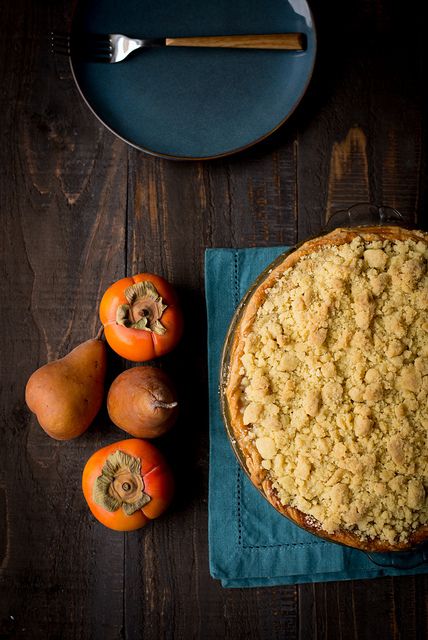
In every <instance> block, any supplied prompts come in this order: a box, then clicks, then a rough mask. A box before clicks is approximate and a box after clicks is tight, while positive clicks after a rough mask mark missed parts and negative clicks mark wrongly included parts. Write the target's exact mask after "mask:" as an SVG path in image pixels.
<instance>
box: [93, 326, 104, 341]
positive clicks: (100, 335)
mask: <svg viewBox="0 0 428 640" xmlns="http://www.w3.org/2000/svg"><path fill="white" fill-rule="evenodd" d="M103 334H104V325H101V327H100V328H99V330H98V333H97V335H96V336H95V340H101V338H102V337H103Z"/></svg>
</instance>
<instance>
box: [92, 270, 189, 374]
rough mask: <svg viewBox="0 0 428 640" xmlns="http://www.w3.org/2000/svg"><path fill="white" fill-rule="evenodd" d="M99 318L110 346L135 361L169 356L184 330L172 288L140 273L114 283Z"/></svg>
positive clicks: (151, 275)
mask: <svg viewBox="0 0 428 640" xmlns="http://www.w3.org/2000/svg"><path fill="white" fill-rule="evenodd" d="M100 319H101V322H102V323H103V325H104V335H105V338H106V340H107V342H108V344H109V345H110V347H111V348H112V349H113V350H114V351H116V353H118V354H119V355H120V356H122V357H123V358H126V359H127V360H132V361H134V362H144V361H146V360H152V359H153V358H157V357H158V356H162V355H164V354H166V353H168V352H169V351H171V350H172V349H173V348H174V347H175V346H176V344H177V343H178V341H179V340H180V338H181V334H182V331H183V316H182V313H181V309H180V306H179V302H178V298H177V295H176V293H175V291H174V289H173V287H172V286H171V285H170V283H169V282H167V280H165V279H164V278H162V277H161V276H157V275H155V274H153V273H139V274H137V275H135V276H132V277H129V278H122V279H121V280H118V281H117V282H115V283H114V284H112V285H111V286H110V287H109V288H108V289H107V291H106V292H105V293H104V295H103V297H102V300H101V304H100Z"/></svg>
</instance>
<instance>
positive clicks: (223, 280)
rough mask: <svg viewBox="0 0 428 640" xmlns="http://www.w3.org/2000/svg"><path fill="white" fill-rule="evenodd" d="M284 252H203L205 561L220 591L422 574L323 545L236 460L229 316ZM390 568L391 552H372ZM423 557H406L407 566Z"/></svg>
mask: <svg viewBox="0 0 428 640" xmlns="http://www.w3.org/2000/svg"><path fill="white" fill-rule="evenodd" d="M286 248H287V247H270V248H256V249H208V250H207V251H206V254H205V286H206V302H207V314H208V365H209V394H210V414H209V419H210V472H209V503H208V530H209V560H210V572H211V575H212V576H213V578H218V579H220V580H221V583H222V585H223V586H224V587H259V586H273V585H281V584H298V583H304V582H326V581H332V580H354V579H358V578H375V577H379V576H390V575H402V574H407V575H409V574H416V573H426V572H427V571H428V567H427V565H426V564H424V565H422V566H419V567H415V568H412V569H399V568H394V567H379V566H377V565H376V564H374V563H373V562H372V561H371V560H370V558H369V557H368V556H367V555H366V554H365V553H362V552H361V551H357V550H355V549H349V548H347V547H343V546H340V545H337V544H333V543H330V542H325V541H323V540H320V539H319V538H317V537H316V536H313V535H311V534H310V533H307V532H305V531H303V530H302V529H300V528H299V527H297V526H296V525H294V524H293V523H292V522H290V521H288V520H287V519H286V518H285V517H283V516H281V515H280V514H279V513H278V512H277V511H276V510H275V509H274V508H273V507H272V506H271V505H270V504H269V503H268V502H267V500H265V499H264V498H263V497H262V496H261V495H260V494H259V492H258V491H257V490H256V489H255V488H254V487H253V485H252V484H251V482H250V481H249V480H248V478H247V476H246V475H245V474H244V473H243V472H242V471H241V468H240V466H239V464H238V462H237V460H236V458H235V454H234V453H233V451H232V448H231V445H230V443H229V440H228V438H227V435H226V431H225V428H224V425H223V421H222V417H221V413H220V403H219V393H218V381H219V365H220V357H221V350H222V347H223V342H224V338H225V335H226V331H227V328H228V325H229V322H230V320H231V318H232V315H233V312H234V310H235V308H236V307H237V305H238V303H239V301H240V299H241V298H242V296H243V295H244V294H245V292H246V291H247V289H248V287H249V286H250V284H251V283H252V282H253V280H254V279H255V278H256V276H257V275H258V274H259V273H260V272H261V271H262V270H263V269H264V268H265V267H266V266H267V265H268V264H269V263H270V262H272V260H274V259H275V258H276V257H277V256H278V255H279V254H280V253H282V252H283V251H285V249H286ZM373 558H374V559H376V561H379V562H381V563H382V564H388V563H389V562H390V561H391V554H374V556H373ZM421 559H423V558H421V553H420V552H415V553H414V554H407V555H406V556H405V559H404V560H403V563H404V565H405V566H409V565H411V566H413V565H414V564H416V563H418V562H420V561H421Z"/></svg>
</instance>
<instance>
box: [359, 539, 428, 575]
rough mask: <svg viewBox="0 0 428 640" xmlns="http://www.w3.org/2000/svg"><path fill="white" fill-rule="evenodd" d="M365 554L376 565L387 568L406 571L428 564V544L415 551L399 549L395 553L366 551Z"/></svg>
mask: <svg viewBox="0 0 428 640" xmlns="http://www.w3.org/2000/svg"><path fill="white" fill-rule="evenodd" d="M364 554H365V555H366V556H367V558H368V559H369V560H370V562H372V563H373V564H375V565H376V566H378V567H385V568H387V569H401V570H403V571H406V570H410V569H416V568H417V567H421V566H422V565H424V564H428V545H424V547H423V548H421V549H419V550H418V549H415V550H413V551H398V552H394V553H369V552H367V551H365V552H364Z"/></svg>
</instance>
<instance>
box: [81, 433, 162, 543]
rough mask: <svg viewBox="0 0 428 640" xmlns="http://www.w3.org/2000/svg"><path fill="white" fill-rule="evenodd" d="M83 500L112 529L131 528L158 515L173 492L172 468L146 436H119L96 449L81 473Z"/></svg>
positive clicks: (139, 526) (144, 523)
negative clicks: (130, 437)
mask: <svg viewBox="0 0 428 640" xmlns="http://www.w3.org/2000/svg"><path fill="white" fill-rule="evenodd" d="M82 489H83V494H84V496H85V499H86V502H87V503H88V506H89V508H90V510H91V511H92V513H93V515H94V516H95V518H96V519H97V520H99V521H100V522H101V523H102V524H104V525H105V526H106V527H109V528H110V529H114V530H115V531H134V530H135V529H140V528H141V527H144V526H145V525H146V524H147V523H148V522H149V521H150V520H153V519H155V518H157V517H158V516H160V515H161V514H162V513H163V512H164V511H165V509H166V508H167V507H168V505H169V503H170V502H171V499H172V496H173V493H174V479H173V476H172V472H171V470H170V468H169V466H168V464H167V462H166V460H165V459H164V457H163V456H162V454H161V453H160V451H159V450H158V449H157V448H156V447H154V446H153V445H152V444H150V443H149V442H146V441H145V440H141V439H137V438H132V439H129V440H121V441H119V442H116V443H114V444H111V445H108V446H107V447H103V448H102V449H99V450H98V451H96V452H95V453H94V454H93V455H92V456H91V457H90V458H89V460H88V461H87V463H86V465H85V468H84V470H83V475H82Z"/></svg>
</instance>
